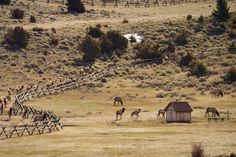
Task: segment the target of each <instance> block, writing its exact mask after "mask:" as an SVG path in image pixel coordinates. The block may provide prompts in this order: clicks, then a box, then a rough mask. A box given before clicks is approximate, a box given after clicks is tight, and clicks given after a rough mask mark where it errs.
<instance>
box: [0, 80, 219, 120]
mask: <svg viewBox="0 0 236 157" xmlns="http://www.w3.org/2000/svg"><path fill="white" fill-rule="evenodd" d="M71 80H73V79H71ZM59 83H63V81H62V79H61V78H59ZM54 84H55V82H53V81H52V82H50V83H48V84H46V88H50V87H51V86H53V85H54ZM38 88H39V83H37V84H35V85H31V86H29V87H25V86H23V85H22V86H20V87H18V88H16V89H12V88H9V89H8V91H7V95H6V96H5V97H4V98H3V99H0V114H3V110H4V108H7V104H8V103H10V102H11V99H12V98H11V95H12V93H13V92H15V93H16V95H17V94H19V93H21V92H23V91H31V90H37V89H38ZM210 94H211V95H212V97H223V95H224V94H223V91H222V90H221V89H215V90H213V91H212V92H210ZM113 100H114V105H115V106H122V108H121V109H119V110H117V111H116V112H115V115H116V121H118V120H121V119H122V115H123V114H124V112H125V111H126V108H125V107H123V105H124V103H123V99H122V97H120V96H115V97H114V98H113ZM141 111H142V109H135V110H133V111H132V112H131V114H130V115H131V119H138V118H139V114H140V112H141ZM29 112H30V108H27V109H25V110H24V112H23V114H22V117H23V118H26V117H27V115H28V113H29ZM48 112H49V111H48ZM209 113H211V116H213V117H215V116H218V117H219V116H220V113H219V112H218V111H217V109H216V108H214V107H207V109H206V112H205V117H206V116H208V117H209V116H210V114H209ZM12 114H13V111H12V108H10V109H9V111H8V115H9V120H10V118H11V115H12ZM48 115H51V114H48V113H46V112H45V113H40V114H38V115H35V116H34V117H32V118H33V122H35V121H43V120H45V119H48V118H50V117H48ZM159 118H165V109H159V110H158V113H157V119H159Z"/></svg>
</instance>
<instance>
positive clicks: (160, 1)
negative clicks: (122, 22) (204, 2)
mask: <svg viewBox="0 0 236 157" xmlns="http://www.w3.org/2000/svg"><path fill="white" fill-rule="evenodd" d="M82 2H83V3H84V4H85V5H89V6H91V7H94V6H101V7H107V6H111V7H115V8H117V7H118V6H121V7H125V8H129V7H131V6H133V7H135V8H140V7H141V6H143V7H151V6H153V7H156V6H160V5H161V6H167V5H176V4H182V3H191V2H192V3H196V2H200V0H127V1H126V0H101V2H98V1H96V3H95V2H94V0H84V1H82Z"/></svg>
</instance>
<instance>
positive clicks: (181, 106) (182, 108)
mask: <svg viewBox="0 0 236 157" xmlns="http://www.w3.org/2000/svg"><path fill="white" fill-rule="evenodd" d="M170 106H172V107H173V109H174V110H175V111H176V112H192V111H193V110H192V108H191V106H190V105H189V104H188V102H170V103H169V104H168V105H167V106H166V108H165V111H166V110H167V109H168V108H169V107H170Z"/></svg>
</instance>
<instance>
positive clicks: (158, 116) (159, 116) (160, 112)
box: [157, 109, 166, 119]
mask: <svg viewBox="0 0 236 157" xmlns="http://www.w3.org/2000/svg"><path fill="white" fill-rule="evenodd" d="M165 113H166V111H165V110H164V109H160V110H159V111H158V114H157V119H158V118H165ZM161 115H162V117H161Z"/></svg>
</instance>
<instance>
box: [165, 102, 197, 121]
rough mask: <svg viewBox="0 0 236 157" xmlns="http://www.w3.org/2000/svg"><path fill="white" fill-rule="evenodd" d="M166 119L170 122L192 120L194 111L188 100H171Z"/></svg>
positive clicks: (166, 109)
mask: <svg viewBox="0 0 236 157" xmlns="http://www.w3.org/2000/svg"><path fill="white" fill-rule="evenodd" d="M165 111H166V121H167V122H168V123H170V122H188V123H190V122H191V112H192V111H193V110H192V108H191V106H190V105H189V103H188V102H170V103H169V104H168V105H167V106H166V108H165Z"/></svg>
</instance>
